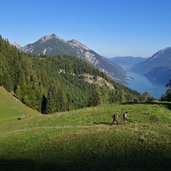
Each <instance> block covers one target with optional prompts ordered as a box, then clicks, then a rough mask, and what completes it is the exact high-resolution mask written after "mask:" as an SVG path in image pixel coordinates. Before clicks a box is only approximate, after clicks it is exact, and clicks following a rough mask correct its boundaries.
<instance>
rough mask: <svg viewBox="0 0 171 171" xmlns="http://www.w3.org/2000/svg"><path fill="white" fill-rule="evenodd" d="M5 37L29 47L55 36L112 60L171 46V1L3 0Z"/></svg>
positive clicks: (0, 25) (0, 18)
mask: <svg viewBox="0 0 171 171" xmlns="http://www.w3.org/2000/svg"><path fill="white" fill-rule="evenodd" d="M0 9H1V10H0V34H1V35H2V37H4V38H6V39H8V40H9V41H10V42H11V43H13V42H17V43H18V44H20V45H22V46H24V45H26V44H28V43H32V42H35V41H36V40H38V39H39V38H41V37H42V36H44V35H48V34H52V33H55V34H56V35H57V36H58V37H60V38H62V39H64V40H70V39H73V38H74V39H77V40H79V41H81V42H82V43H84V44H86V45H87V46H88V47H89V48H91V49H93V50H94V51H96V52H98V53H99V54H100V55H103V56H106V57H114V56H142V57H150V56H151V55H152V54H153V53H155V52H157V51H158V50H160V49H162V48H166V47H170V46H171V0H0Z"/></svg>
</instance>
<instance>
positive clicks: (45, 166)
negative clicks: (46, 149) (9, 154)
mask: <svg viewBox="0 0 171 171" xmlns="http://www.w3.org/2000/svg"><path fill="white" fill-rule="evenodd" d="M0 170H1V171H8V170H10V171H38V170H42V171H45V170H57V171H64V170H63V169H62V168H61V167H59V165H58V164H57V163H56V164H55V163H53V164H52V163H46V162H43V163H40V162H35V161H33V160H25V159H18V160H12V159H11V160H10V159H0Z"/></svg>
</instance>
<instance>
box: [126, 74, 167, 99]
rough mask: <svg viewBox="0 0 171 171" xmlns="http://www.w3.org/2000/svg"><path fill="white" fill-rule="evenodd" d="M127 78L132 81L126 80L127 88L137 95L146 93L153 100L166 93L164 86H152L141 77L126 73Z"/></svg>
mask: <svg viewBox="0 0 171 171" xmlns="http://www.w3.org/2000/svg"><path fill="white" fill-rule="evenodd" d="M127 76H128V77H132V79H129V80H128V87H130V88H131V89H133V90H136V91H138V92H139V93H144V92H145V91H146V92H148V93H149V94H150V95H151V96H153V97H155V98H160V97H161V96H162V95H163V94H164V93H165V91H166V87H165V86H163V85H154V84H152V83H151V82H150V81H149V80H148V79H147V78H146V77H145V76H143V75H139V74H135V73H133V72H128V73H127Z"/></svg>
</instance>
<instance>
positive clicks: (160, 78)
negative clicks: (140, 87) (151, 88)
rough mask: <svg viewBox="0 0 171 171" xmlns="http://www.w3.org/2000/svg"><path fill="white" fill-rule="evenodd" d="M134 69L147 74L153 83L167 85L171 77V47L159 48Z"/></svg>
mask: <svg viewBox="0 0 171 171" xmlns="http://www.w3.org/2000/svg"><path fill="white" fill-rule="evenodd" d="M133 71H134V72H136V73H140V74H143V75H145V76H146V77H147V78H148V79H149V80H150V81H151V82H153V83H156V84H162V85H165V84H166V83H167V82H168V81H169V79H171V47H168V48H165V49H162V50H159V51H158V52H156V53H155V54H154V55H152V56H151V57H150V58H148V59H147V60H145V61H144V62H142V63H140V64H138V65H137V66H135V67H134V68H133Z"/></svg>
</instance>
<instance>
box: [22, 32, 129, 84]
mask: <svg viewBox="0 0 171 171" xmlns="http://www.w3.org/2000/svg"><path fill="white" fill-rule="evenodd" d="M22 51H24V52H25V53H31V54H36V55H47V56H56V55H69V56H75V57H79V58H82V59H84V60H86V61H88V62H89V63H91V64H92V65H93V66H95V67H96V68H98V69H99V70H100V71H102V72H104V73H106V74H107V75H108V76H110V77H111V78H112V79H113V80H115V81H117V82H119V83H123V84H125V83H126V72H125V71H124V70H123V69H122V68H121V67H120V66H119V65H118V64H116V63H111V62H110V61H108V60H106V59H105V58H104V57H102V56H101V55H99V54H98V53H96V52H95V51H93V50H91V49H90V48H88V47H87V46H86V45H84V44H82V43H81V42H79V41H77V40H74V39H72V40H69V41H65V40H63V39H61V38H59V37H57V36H56V35H55V34H50V35H47V36H44V37H42V38H40V39H39V40H38V41H36V42H34V43H32V44H28V45H26V46H24V47H22Z"/></svg>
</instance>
